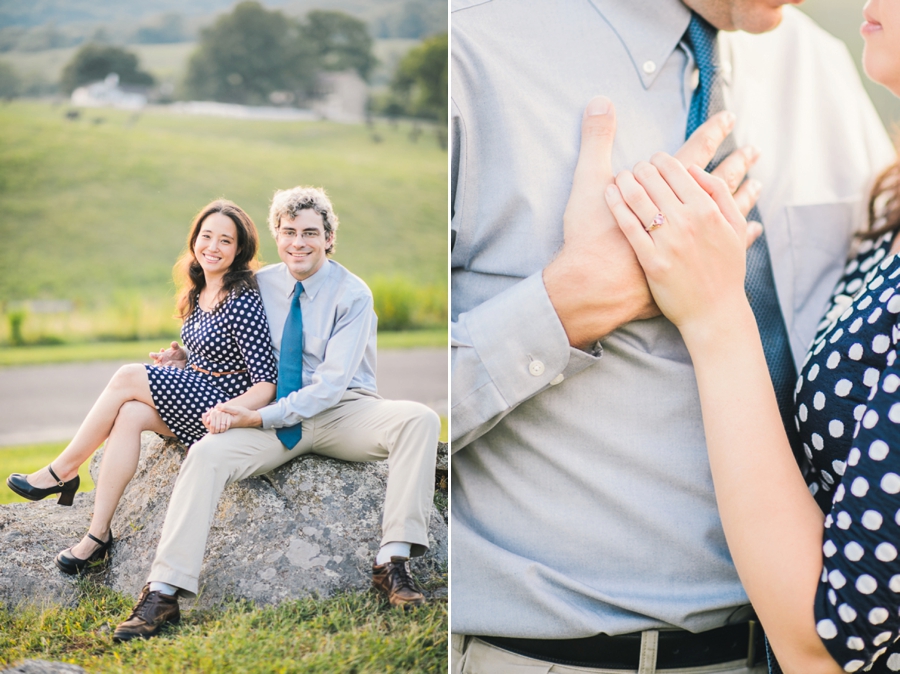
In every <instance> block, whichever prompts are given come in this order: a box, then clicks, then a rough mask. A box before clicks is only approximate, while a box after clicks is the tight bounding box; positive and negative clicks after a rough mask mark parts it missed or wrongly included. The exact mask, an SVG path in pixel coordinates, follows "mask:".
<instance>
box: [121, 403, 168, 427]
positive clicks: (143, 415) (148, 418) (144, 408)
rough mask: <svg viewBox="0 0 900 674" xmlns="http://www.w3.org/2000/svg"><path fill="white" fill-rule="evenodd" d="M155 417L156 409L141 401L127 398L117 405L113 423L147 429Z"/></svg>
mask: <svg viewBox="0 0 900 674" xmlns="http://www.w3.org/2000/svg"><path fill="white" fill-rule="evenodd" d="M157 418H158V417H157V414H156V410H155V409H153V408H152V407H151V406H150V405H148V404H147V403H142V402H141V401H139V400H128V401H127V402H124V403H122V405H121V406H120V407H119V413H118V414H117V415H116V422H115V423H116V425H119V424H127V425H129V426H139V427H140V430H149V429H151V428H152V426H153V422H154V421H156V419H157Z"/></svg>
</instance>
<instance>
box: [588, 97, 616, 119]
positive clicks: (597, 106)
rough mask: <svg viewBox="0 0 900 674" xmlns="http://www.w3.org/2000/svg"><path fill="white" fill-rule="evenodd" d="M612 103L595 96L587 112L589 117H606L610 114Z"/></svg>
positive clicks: (604, 98)
mask: <svg viewBox="0 0 900 674" xmlns="http://www.w3.org/2000/svg"><path fill="white" fill-rule="evenodd" d="M610 103H611V101H610V100H609V99H608V98H606V97H605V96H595V97H594V98H592V99H591V100H590V102H589V103H588V105H587V110H586V111H585V112H586V113H587V115H588V116H589V117H593V116H595V115H605V114H607V113H608V112H609V107H610Z"/></svg>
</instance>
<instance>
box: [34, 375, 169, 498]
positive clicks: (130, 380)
mask: <svg viewBox="0 0 900 674" xmlns="http://www.w3.org/2000/svg"><path fill="white" fill-rule="evenodd" d="M131 400H136V401H138V402H141V403H146V404H147V405H150V406H151V407H152V406H153V398H152V396H151V395H150V381H149V378H148V377H147V370H146V369H145V368H144V366H143V365H140V364H134V365H123V366H122V367H120V368H119V370H118V371H117V372H116V373H115V374H114V375H113V378H112V379H110V381H109V384H107V385H106V388H105V389H104V390H103V393H101V394H100V397H99V398H97V402H95V403H94V406H93V407H92V408H91V411H90V412H88V415H87V416H86V417H85V419H84V421H83V422H81V427H80V428H79V429H78V432H77V433H76V434H75V437H74V438H73V439H72V442H70V443H69V445H68V447H66V448H65V449H64V450H63V451H62V453H61V454H60V455H59V456H58V457H56V458H55V459H54V460H53V462H52V466H53V470H54V471H55V472H56V474H57V475H58V476H59V479H61V480H63V481H66V482H68V481H69V480H71V479H72V478H74V477H75V476H76V475H77V474H78V468H79V467H80V466H81V464H83V463H84V462H85V461H86V460H87V459H88V457H89V456H90V455H91V454H93V453H94V450H96V449H97V447H99V446H100V445H101V444H103V441H104V440H106V438H108V437H109V434H110V431H111V430H112V427H113V424H114V423H115V421H116V417H117V416H118V414H119V408H120V407H122V405H123V404H125V403H127V402H129V401H131ZM28 482H29V484H31V485H32V486H34V487H39V488H41V489H46V488H48V487H52V486H54V485H55V484H56V480H54V479H53V476H51V475H50V471H49V470H47V468H42V469H41V470H39V471H37V472H36V473H32V474H31V475H29V476H28Z"/></svg>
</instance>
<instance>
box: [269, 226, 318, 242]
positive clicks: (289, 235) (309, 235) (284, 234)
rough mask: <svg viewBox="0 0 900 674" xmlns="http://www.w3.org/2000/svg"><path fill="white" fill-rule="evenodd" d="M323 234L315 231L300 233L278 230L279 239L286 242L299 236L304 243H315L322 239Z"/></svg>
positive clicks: (293, 230)
mask: <svg viewBox="0 0 900 674" xmlns="http://www.w3.org/2000/svg"><path fill="white" fill-rule="evenodd" d="M322 234H323V233H322V232H320V231H318V230H315V229H304V230H303V231H301V232H298V231H297V230H296V229H280V228H279V230H278V238H279V239H284V240H285V241H287V240H290V239H296V238H297V237H298V236H299V237H300V238H301V239H303V240H304V241H315V240H316V239H319V238H321V237H322Z"/></svg>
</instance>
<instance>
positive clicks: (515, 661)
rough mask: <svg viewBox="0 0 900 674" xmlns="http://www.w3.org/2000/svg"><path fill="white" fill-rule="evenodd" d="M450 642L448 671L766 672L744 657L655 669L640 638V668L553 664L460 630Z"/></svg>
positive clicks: (517, 673)
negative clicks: (721, 661)
mask: <svg viewBox="0 0 900 674" xmlns="http://www.w3.org/2000/svg"><path fill="white" fill-rule="evenodd" d="M646 634H653V633H652V632H647V633H646ZM643 641H644V642H647V641H652V640H649V639H645V640H643ZM450 643H451V654H450V671H451V672H452V674H551V672H552V674H766V673H767V672H768V671H769V670H768V667H766V665H765V664H762V665H757V666H756V667H747V664H746V662H744V661H737V662H726V663H724V664H721V665H709V666H706V667H684V668H681V669H656V652H655V650H654V648H653V647H652V646H651V647H650V648H646V647H645V644H644V643H643V642H642V644H641V663H640V669H597V668H593V667H572V666H570V665H557V664H554V663H552V662H544V661H543V660H534V659H532V658H527V657H525V656H524V655H518V654H516V653H510V652H509V651H505V650H503V649H502V648H497V647H496V646H494V645H492V644H489V643H486V642H484V641H482V640H481V639H477V638H474V637H466V636H464V635H461V634H453V635H451V640H450Z"/></svg>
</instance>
